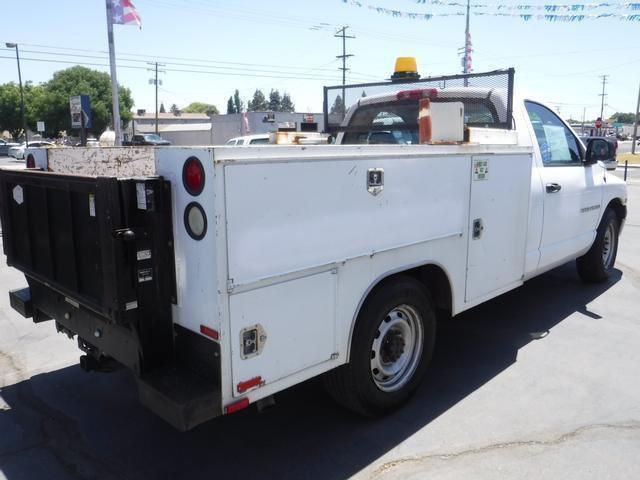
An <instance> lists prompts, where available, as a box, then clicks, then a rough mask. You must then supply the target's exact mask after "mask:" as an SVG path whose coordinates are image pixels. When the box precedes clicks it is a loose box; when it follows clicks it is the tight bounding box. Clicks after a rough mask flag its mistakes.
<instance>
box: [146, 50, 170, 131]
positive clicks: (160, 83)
mask: <svg viewBox="0 0 640 480" xmlns="http://www.w3.org/2000/svg"><path fill="white" fill-rule="evenodd" d="M149 65H153V66H154V68H147V70H148V71H150V72H154V71H155V74H156V75H155V78H150V79H149V83H151V84H153V85H155V86H156V135H158V85H162V80H158V73H166V72H165V71H164V70H158V66H161V67H164V66H165V65H164V64H163V63H158V62H153V63H149Z"/></svg>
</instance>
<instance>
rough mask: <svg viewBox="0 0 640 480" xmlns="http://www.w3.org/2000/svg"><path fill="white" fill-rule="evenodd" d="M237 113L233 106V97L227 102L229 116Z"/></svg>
mask: <svg viewBox="0 0 640 480" xmlns="http://www.w3.org/2000/svg"><path fill="white" fill-rule="evenodd" d="M231 113H236V107H235V105H234V104H233V97H229V100H227V114H231Z"/></svg>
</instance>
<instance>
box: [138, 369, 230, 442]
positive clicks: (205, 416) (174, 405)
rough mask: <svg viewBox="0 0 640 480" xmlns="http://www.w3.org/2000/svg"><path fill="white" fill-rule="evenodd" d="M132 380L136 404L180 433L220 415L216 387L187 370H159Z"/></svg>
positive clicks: (218, 396) (217, 387)
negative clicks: (136, 395) (134, 385)
mask: <svg viewBox="0 0 640 480" xmlns="http://www.w3.org/2000/svg"><path fill="white" fill-rule="evenodd" d="M136 380H137V383H138V394H139V397H140V403H142V405H144V406H145V407H147V408H148V409H149V410H151V411H152V412H154V413H155V414H157V415H158V416H160V417H162V418H164V419H165V420H166V421H167V422H169V423H170V424H171V425H173V426H174V427H175V428H177V429H178V430H180V431H183V432H184V431H187V430H190V429H191V428H193V427H195V426H197V425H200V424H201V423H203V422H206V421H207V420H210V419H212V418H215V417H217V416H219V415H221V414H222V407H221V401H220V387H219V386H218V385H216V384H215V382H213V381H211V380H207V379H205V378H203V377H201V376H200V375H198V374H196V373H195V372H193V371H192V370H190V369H187V368H181V367H173V368H169V369H163V370H161V371H156V372H152V373H150V374H148V375H145V376H144V377H142V378H137V379H136Z"/></svg>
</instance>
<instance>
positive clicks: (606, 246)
mask: <svg viewBox="0 0 640 480" xmlns="http://www.w3.org/2000/svg"><path fill="white" fill-rule="evenodd" d="M615 235H616V232H615V229H614V226H613V223H609V225H607V229H606V230H605V231H604V237H603V239H602V264H603V265H604V269H605V270H609V269H610V268H611V267H612V263H613V252H614V251H615Z"/></svg>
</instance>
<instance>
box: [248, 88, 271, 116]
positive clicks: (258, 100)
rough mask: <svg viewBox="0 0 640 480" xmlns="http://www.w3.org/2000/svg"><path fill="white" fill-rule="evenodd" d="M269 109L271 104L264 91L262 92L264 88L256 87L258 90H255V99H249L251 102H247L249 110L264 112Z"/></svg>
mask: <svg viewBox="0 0 640 480" xmlns="http://www.w3.org/2000/svg"><path fill="white" fill-rule="evenodd" d="M268 109H269V106H268V105H267V99H266V98H265V96H264V93H262V90H258V89H256V91H255V92H253V99H251V100H249V103H247V111H249V112H264V111H265V110H268Z"/></svg>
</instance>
